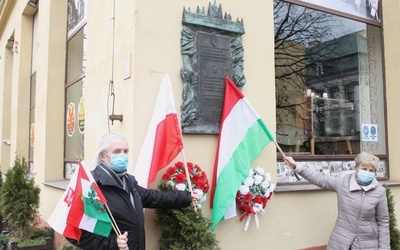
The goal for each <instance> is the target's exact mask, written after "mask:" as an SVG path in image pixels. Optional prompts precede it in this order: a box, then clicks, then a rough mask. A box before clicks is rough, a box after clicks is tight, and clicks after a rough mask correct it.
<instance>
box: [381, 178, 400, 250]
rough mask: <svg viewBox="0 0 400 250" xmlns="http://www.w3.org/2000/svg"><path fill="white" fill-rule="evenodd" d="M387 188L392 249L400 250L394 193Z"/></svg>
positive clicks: (399, 234)
mask: <svg viewBox="0 0 400 250" xmlns="http://www.w3.org/2000/svg"><path fill="white" fill-rule="evenodd" d="M384 187H385V188H386V198H387V202H388V209H389V230H390V249H392V250H399V249H400V231H399V229H398V228H397V220H396V214H395V212H394V205H395V203H394V200H393V195H392V191H391V190H390V189H389V188H388V187H387V186H384Z"/></svg>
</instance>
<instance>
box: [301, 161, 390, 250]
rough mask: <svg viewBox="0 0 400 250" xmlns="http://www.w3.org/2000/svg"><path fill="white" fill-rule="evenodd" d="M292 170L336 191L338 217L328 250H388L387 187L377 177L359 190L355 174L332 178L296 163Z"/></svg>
mask: <svg viewBox="0 0 400 250" xmlns="http://www.w3.org/2000/svg"><path fill="white" fill-rule="evenodd" d="M295 171H296V172H297V173H298V174H300V175H301V176H302V177H304V178H305V179H307V180H308V181H309V182H311V183H313V184H315V185H317V186H318V187H320V188H322V189H327V190H331V191H334V192H336V193H337V199H338V217H337V219H336V224H335V227H334V228H333V231H332V233H331V235H330V238H329V242H328V247H327V249H335V250H339V249H343V250H348V249H349V248H350V247H351V249H352V250H355V249H360V250H361V249H362V250H377V249H390V233H389V212H388V206H387V199H386V189H385V188H384V187H382V186H381V185H379V184H378V181H377V180H376V179H374V180H373V181H372V183H371V184H370V185H368V186H364V187H363V189H362V188H361V187H360V186H359V185H358V184H357V181H356V179H355V174H349V175H345V176H344V177H334V176H329V175H324V174H321V173H319V172H317V171H315V170H313V169H310V168H308V167H307V166H303V165H302V164H299V163H298V164H297V165H296V169H295ZM321 212H323V211H321Z"/></svg>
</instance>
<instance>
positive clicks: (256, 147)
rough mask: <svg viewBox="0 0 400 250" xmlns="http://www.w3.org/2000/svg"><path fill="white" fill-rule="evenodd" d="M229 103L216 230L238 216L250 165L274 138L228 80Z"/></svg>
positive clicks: (216, 183)
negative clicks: (239, 197) (239, 198)
mask: <svg viewBox="0 0 400 250" xmlns="http://www.w3.org/2000/svg"><path fill="white" fill-rule="evenodd" d="M225 83H226V84H225V85H226V88H225V100H224V107H223V110H222V118H221V127H220V133H219V141H218V147H217V155H216V159H215V164H214V175H213V185H212V193H211V195H212V196H213V197H211V201H212V202H213V203H212V204H211V206H212V207H213V210H212V229H213V230H214V229H215V227H216V226H217V225H218V223H219V222H220V221H222V220H224V219H229V218H232V217H234V216H236V204H235V197H236V193H237V191H238V189H239V187H240V185H241V184H242V182H243V181H244V180H245V179H246V177H247V176H248V175H249V173H250V163H251V162H252V161H253V160H254V159H255V158H257V156H258V155H259V154H260V152H261V150H262V149H263V148H264V147H265V146H266V145H267V144H268V143H270V142H271V141H273V140H274V137H273V136H272V134H271V133H270V132H269V130H268V128H267V127H266V126H265V124H264V122H263V121H262V120H261V118H260V116H259V115H258V114H257V113H256V111H255V110H254V109H253V107H252V106H251V105H250V103H249V102H248V101H247V99H246V98H245V97H244V96H243V94H242V93H241V92H240V90H239V89H238V88H237V87H236V86H235V84H234V83H233V82H232V80H231V79H230V78H229V77H226V79H225Z"/></svg>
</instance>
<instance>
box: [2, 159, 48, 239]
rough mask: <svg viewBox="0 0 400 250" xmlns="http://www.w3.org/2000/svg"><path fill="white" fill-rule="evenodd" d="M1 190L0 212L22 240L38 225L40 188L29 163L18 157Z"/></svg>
mask: <svg viewBox="0 0 400 250" xmlns="http://www.w3.org/2000/svg"><path fill="white" fill-rule="evenodd" d="M5 177H6V178H5V180H4V182H3V186H2V188H1V190H0V197H1V198H0V212H1V214H2V215H3V217H4V220H5V222H6V223H7V225H9V226H11V227H13V228H15V229H16V230H17V232H18V236H19V237H20V238H21V239H22V238H24V237H25V236H27V235H28V233H29V230H30V229H31V228H33V227H35V226H36V225H37V218H38V217H39V216H38V210H39V200H40V197H39V194H40V188H39V187H37V186H36V185H35V182H34V179H33V177H32V176H31V174H30V171H29V167H28V163H27V161H26V160H25V158H24V157H23V156H20V155H16V157H15V160H14V164H13V167H12V168H11V169H9V170H8V171H7V173H6V175H5Z"/></svg>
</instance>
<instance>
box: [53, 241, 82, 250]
mask: <svg viewBox="0 0 400 250" xmlns="http://www.w3.org/2000/svg"><path fill="white" fill-rule="evenodd" d="M79 249H80V248H78V247H76V246H74V245H72V244H70V243H67V244H65V245H62V246H59V247H57V250H79Z"/></svg>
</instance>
